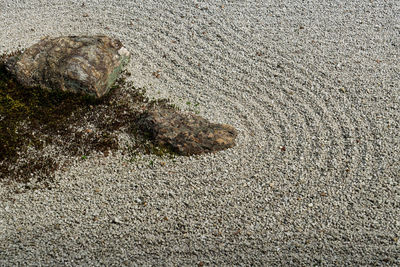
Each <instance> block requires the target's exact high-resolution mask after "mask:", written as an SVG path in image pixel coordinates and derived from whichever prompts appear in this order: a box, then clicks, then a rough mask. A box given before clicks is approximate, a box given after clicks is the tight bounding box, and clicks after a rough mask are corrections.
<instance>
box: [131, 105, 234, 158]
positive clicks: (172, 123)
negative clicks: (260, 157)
mask: <svg viewBox="0 0 400 267" xmlns="http://www.w3.org/2000/svg"><path fill="white" fill-rule="evenodd" d="M136 123H137V126H138V128H139V129H140V131H142V132H143V134H145V135H147V136H148V137H149V138H151V140H152V141H153V142H155V144H156V145H158V146H160V147H168V148H170V149H171V150H172V151H173V152H175V153H177V154H179V155H184V156H189V155H199V154H204V153H209V152H216V151H220V150H223V149H227V148H231V147H233V146H234V145H235V138H236V136H237V131H236V130H235V128H233V127H232V126H230V125H227V124H217V123H211V122H209V121H208V120H206V119H204V118H202V117H200V116H197V115H194V114H191V113H184V112H180V111H178V110H175V109H172V108H161V107H155V108H154V107H153V108H150V109H148V110H146V111H144V112H143V114H142V115H141V116H140V117H139V119H138V120H137V122H136Z"/></svg>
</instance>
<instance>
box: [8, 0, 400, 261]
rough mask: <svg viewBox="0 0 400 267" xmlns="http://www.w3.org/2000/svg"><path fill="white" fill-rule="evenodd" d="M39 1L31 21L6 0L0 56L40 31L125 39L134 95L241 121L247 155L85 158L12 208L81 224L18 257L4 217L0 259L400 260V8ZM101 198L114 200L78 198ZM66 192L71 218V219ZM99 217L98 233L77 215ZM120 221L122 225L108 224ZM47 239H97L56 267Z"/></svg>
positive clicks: (385, 4) (54, 243) (70, 246)
mask: <svg viewBox="0 0 400 267" xmlns="http://www.w3.org/2000/svg"><path fill="white" fill-rule="evenodd" d="M0 1H1V0H0ZM27 2H29V1H27ZM44 2H46V3H41V4H35V7H34V8H33V10H32V9H31V5H30V4H28V3H23V2H20V1H15V2H12V1H4V0H3V1H1V4H0V10H3V11H2V13H0V22H1V23H2V25H6V26H5V28H4V30H2V31H1V32H0V40H1V41H2V42H1V44H0V45H2V46H1V47H0V49H1V50H2V51H11V50H14V49H16V48H18V46H21V47H25V46H28V45H31V44H32V43H34V42H36V41H37V40H38V39H39V38H40V37H41V36H43V35H61V34H63V35H64V34H98V33H104V34H108V35H112V36H114V37H117V38H120V39H121V40H122V42H123V43H124V44H125V45H126V46H127V48H128V49H129V50H130V51H131V52H132V62H131V63H130V66H129V69H130V71H131V72H132V77H131V78H132V80H133V81H134V82H135V83H136V84H137V85H138V86H145V87H146V88H148V93H149V94H150V95H151V96H152V97H156V98H158V97H168V98H170V99H171V100H172V101H173V102H175V103H176V104H177V105H178V106H180V107H181V108H183V109H187V110H190V109H195V110H197V111H198V112H199V113H200V114H201V115H202V116H204V117H207V118H208V119H210V120H212V121H215V122H219V123H228V124H231V125H234V126H235V127H236V128H237V129H238V130H239V136H238V144H237V146H236V147H235V148H234V149H230V150H228V151H223V152H221V153H218V154H215V155H208V156H204V157H195V158H187V159H179V160H177V161H176V162H167V165H166V167H165V166H164V163H163V164H158V163H159V162H161V160H159V159H152V161H154V162H155V163H156V164H155V165H152V166H151V167H149V166H147V165H146V166H145V167H140V168H139V167H137V166H136V165H135V164H136V163H129V164H128V165H121V161H122V160H121V159H118V157H117V158H114V159H112V158H110V159H104V160H101V161H98V160H97V161H96V159H93V160H92V161H88V162H85V163H79V164H77V165H76V168H72V169H71V170H68V171H66V172H64V173H62V174H60V182H59V188H60V189H59V190H56V193H55V194H54V195H51V194H50V195H48V194H47V193H46V192H44V193H40V194H39V196H36V197H35V193H26V194H24V195H22V196H20V197H18V198H17V201H19V203H22V204H20V206H18V208H16V211H19V213H17V215H14V216H16V217H17V218H19V220H20V221H22V222H25V223H27V222H28V221H29V220H28V219H27V216H28V215H27V214H30V213H29V212H26V210H28V209H29V207H30V206H29V205H28V204H27V203H28V202H27V201H28V199H31V198H34V199H39V200H40V199H42V197H43V196H47V197H46V199H47V201H48V203H49V205H50V206H51V205H53V206H51V207H50V208H49V207H46V208H44V209H43V205H44V204H43V203H36V202H38V201H36V202H35V204H34V207H35V208H34V209H33V211H35V210H36V211H37V212H38V217H41V216H42V217H43V216H45V211H43V210H48V211H49V210H50V211H51V212H52V213H56V214H57V213H62V214H63V215H62V216H66V217H67V218H68V216H70V217H73V218H75V219H76V220H78V221H80V222H82V223H83V224H81V225H80V226H74V227H75V228H72V226H71V225H70V223H71V222H69V221H68V220H64V219H60V218H59V217H58V216H50V217H51V218H50V219H49V222H48V223H49V224H50V226H46V222H44V221H42V220H41V219H37V224H38V225H40V226H41V227H42V228H40V227H39V228H32V229H30V230H29V229H28V230H26V231H25V232H24V234H25V238H24V239H23V240H22V241H21V242H22V245H21V246H20V248H19V249H15V250H12V251H11V250H10V249H11V247H12V246H13V245H12V244H13V242H16V237H15V236H16V235H17V233H18V227H19V226H18V225H16V224H15V223H11V219H10V218H11V217H7V216H6V217H4V218H6V219H5V221H6V222H8V223H9V225H7V226H3V228H4V229H5V230H7V231H8V233H9V234H3V235H0V237H2V240H0V244H2V245H0V263H11V262H19V259H21V261H27V262H31V263H32V261H38V259H40V258H42V259H43V262H42V263H44V264H45V263H60V262H62V260H64V262H72V261H70V260H71V259H75V262H74V263H81V264H88V263H93V262H92V259H93V258H97V260H98V261H99V262H102V263H105V264H107V263H108V264H110V263H116V262H126V263H127V264H131V263H134V262H135V263H155V264H161V262H162V263H163V264H164V263H166V264H176V263H180V264H199V266H201V265H200V264H201V263H203V264H211V265H215V264H217V265H219V264H228V265H229V264H238V263H241V264H300V265H301V264H304V265H308V264H310V263H311V264H338V265H341V264H367V265H368V264H390V265H396V264H400V259H399V251H400V243H399V237H400V223H399V219H398V218H400V206H399V203H400V167H399V166H400V164H399V162H400V134H399V132H400V122H399V118H400V60H399V56H400V48H399V44H400V34H399V23H398V22H399V19H398V14H399V13H400V7H399V4H398V3H396V1H373V2H371V1H354V3H348V1H346V2H344V1H336V2H335V3H332V1H309V3H307V4H306V3H304V2H303V1H294V3H291V4H290V5H289V4H285V3H281V2H282V1H211V2H212V3H207V1H198V2H192V1H178V2H177V1H146V2H145V3H144V2H134V1H127V0H126V1H62V3H61V1H60V3H59V2H55V1H54V2H53V1H44ZM50 2H51V3H50ZM83 2H85V4H84V5H82V3H83ZM283 2H285V1H283ZM55 17H57V18H59V20H58V19H57V20H55V19H54V18H55ZM5 22H8V23H5ZM154 73H158V74H159V75H154ZM156 76H157V77H156ZM189 103H190V104H189ZM197 104H198V107H197ZM194 105H196V108H194V107H193V106H194ZM122 162H124V161H122ZM96 164H98V166H96ZM124 164H126V162H124ZM93 166H95V167H93ZM110 166H112V167H110ZM131 170H132V173H131V172H130V171H131ZM110 175H111V176H112V177H113V178H112V179H111V178H110ZM71 181H77V182H76V183H75V182H74V183H73V184H72V185H71V184H70V183H71ZM67 188H69V189H70V190H67ZM91 188H101V190H103V191H104V192H105V193H104V194H103V195H101V196H97V195H94V196H93V198H94V200H93V202H90V201H84V200H81V198H82V199H86V198H85V196H86V194H87V190H89V191H90V190H91ZM117 192H118V193H117ZM8 194H9V193H6V191H4V196H6V195H8ZM71 194H73V195H74V198H69V197H70V196H71ZM63 197H65V198H66V199H67V200H66V204H65V205H66V206H67V207H69V206H68V205H75V206H74V207H75V209H73V208H71V209H66V210H65V209H63V205H62V204H60V199H62V198H63ZM74 199H75V200H74ZM76 199H79V201H78V200H76ZM137 199H139V200H137ZM141 199H145V200H141ZM141 201H143V202H147V203H148V206H147V207H145V206H143V205H142V204H140V205H139V204H137V203H138V202H140V203H141ZM4 203H5V204H3V203H2V204H0V207H3V206H4V207H5V206H6V205H11V204H7V203H8V202H4ZM29 203H30V202H29ZM115 203H118V205H117V206H118V207H116V204H115ZM99 206H101V207H102V208H101V210H102V212H103V213H105V214H106V215H104V214H103V215H104V218H103V219H104V224H101V223H100V224H98V223H95V224H93V222H92V221H90V222H89V219H88V216H86V217H85V216H84V215H82V214H80V215H77V214H78V213H80V212H82V210H85V207H87V210H88V212H89V213H90V210H91V209H92V208H93V209H94V207H99ZM132 206H133V207H132ZM42 209H43V210H42ZM96 209H97V208H96ZM33 211H31V212H33ZM101 214H102V213H101V212H100V213H99V215H96V216H97V217H101ZM0 215H1V213H0ZM62 216H61V217H62ZM113 216H122V217H123V220H124V222H125V224H122V225H118V226H117V227H116V226H115V223H114V224H111V225H110V224H107V218H111V217H113ZM0 217H1V216H0ZM90 218H92V217H90ZM100 221H101V220H100ZM85 223H86V224H85ZM56 224H58V225H62V226H63V227H65V229H66V230H65V233H60V232H57V230H54V229H53V226H54V225H56ZM85 225H89V226H90V227H91V228H90V229H91V230H87V229H86V228H85ZM106 225H110V227H109V228H107V227H106ZM43 227H48V231H49V232H50V233H49V234H47V232H45V231H42V230H40V229H44V228H43ZM85 229H86V230H85ZM38 233H40V234H42V238H41V239H40V240H39V241H37V242H38V244H42V243H43V244H44V243H45V242H47V243H48V242H50V244H51V245H50V246H51V247H55V248H57V249H60V248H61V247H60V246H61V244H62V243H65V242H66V240H67V239H68V238H69V237H71V236H74V235H77V236H79V235H80V234H81V233H89V234H87V236H85V235H83V236H80V237H78V238H77V239H76V240H78V241H76V242H75V243H74V242H72V243H71V242H66V243H65V246H64V247H62V249H63V250H64V251H67V252H66V253H67V254H62V253H61V252H58V253H57V252H54V253H55V254H54V257H53V258H52V259H51V258H49V251H48V250H47V249H46V248H44V247H40V246H39V245H38V246H37V247H35V248H32V249H33V250H34V251H35V253H36V254H35V253H33V254H32V255H30V254H24V251H25V250H26V249H27V246H28V244H29V240H30V239H35V237H36V236H37V235H38ZM90 236H91V238H92V239H91V240H90V241H89V239H90ZM52 237H54V238H52ZM47 243H46V244H47ZM78 243H79V244H80V245H81V246H83V247H85V248H86V249H87V251H90V252H87V253H88V254H85V253H83V252H80V251H76V246H77V244H78ZM121 251H122V252H121ZM100 254H102V255H106V256H105V257H104V258H101V259H99V258H98V257H97V256H98V255H100ZM34 255H36V256H35V258H33V257H34ZM38 255H40V256H41V257H39V256H38ZM2 259H5V261H3V262H2Z"/></svg>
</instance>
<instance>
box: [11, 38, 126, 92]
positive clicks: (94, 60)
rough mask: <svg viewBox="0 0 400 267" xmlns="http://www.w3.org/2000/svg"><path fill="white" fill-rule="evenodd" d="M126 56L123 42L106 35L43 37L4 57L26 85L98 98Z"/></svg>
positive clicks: (113, 78)
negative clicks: (22, 50)
mask: <svg viewBox="0 0 400 267" xmlns="http://www.w3.org/2000/svg"><path fill="white" fill-rule="evenodd" d="M129 58H130V54H129V52H128V51H127V50H126V49H125V48H124V47H123V46H122V43H121V42H120V41H119V40H115V39H111V38H110V37H107V36H63V37H58V38H49V37H46V38H43V39H42V40H41V41H40V42H39V43H37V44H35V45H33V46H31V47H30V48H28V49H26V50H25V51H24V52H23V53H22V54H19V55H16V56H13V57H11V58H9V59H7V60H6V66H7V69H8V70H9V71H10V72H11V73H13V74H14V75H15V76H16V78H17V80H18V81H19V82H20V83H22V84H23V85H25V86H32V85H35V86H41V87H43V88H46V89H48V90H62V91H68V92H74V93H84V94H88V95H91V96H95V97H97V98H100V97H102V96H103V95H105V94H107V93H108V91H109V89H110V87H111V85H112V84H113V83H114V82H115V80H116V79H117V77H118V75H119V73H120V72H121V70H122V68H123V67H124V65H125V64H126V63H127V62H128V61H129Z"/></svg>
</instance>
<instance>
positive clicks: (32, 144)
mask: <svg viewBox="0 0 400 267" xmlns="http://www.w3.org/2000/svg"><path fill="white" fill-rule="evenodd" d="M2 58H6V55H3V56H2ZM128 75H130V74H129V73H128V72H124V73H123V74H122V75H121V78H120V79H119V80H118V81H117V82H116V84H115V85H114V86H113V88H112V90H111V91H110V93H109V94H108V95H106V96H104V97H103V98H101V99H100V100H96V99H94V98H91V97H88V96H84V95H77V94H73V93H66V92H60V91H58V90H55V91H48V90H43V89H42V88H40V87H29V88H28V87H24V86H21V85H20V84H19V83H18V82H17V81H16V80H15V79H14V78H13V76H12V75H11V74H10V73H9V72H8V71H7V70H6V68H5V67H4V65H3V64H1V63H0V180H2V181H7V180H8V181H10V180H14V181H20V182H27V181H29V180H30V178H31V177H32V176H35V177H36V178H37V177H40V178H39V179H42V180H46V179H51V176H52V173H53V172H54V171H55V170H56V169H58V167H60V166H59V164H58V161H57V158H52V157H51V156H46V155H41V154H40V151H41V150H42V149H43V148H45V147H46V146H50V145H51V146H55V147H57V149H59V151H60V153H63V154H64V155H65V156H71V157H80V158H81V157H82V156H88V155H90V154H91V153H92V152H94V151H98V152H103V154H104V155H107V154H108V153H109V151H113V150H117V149H119V145H118V133H119V132H120V131H127V132H129V134H131V135H133V137H134V138H135V139H136V140H139V142H136V143H135V145H134V146H133V147H131V148H130V150H129V151H134V152H135V153H153V154H156V155H160V156H162V155H165V154H170V153H171V151H169V150H168V149H166V148H159V147H157V146H154V145H152V144H151V142H148V138H147V137H146V135H145V134H143V133H140V131H137V130H135V126H134V122H135V120H136V118H137V117H138V116H139V114H140V111H141V110H143V109H145V108H146V107H147V106H148V105H151V106H154V105H160V106H161V105H162V106H165V105H168V101H167V100H165V99H163V100H156V101H150V100H149V99H148V98H147V97H146V96H145V92H144V90H143V89H138V88H135V87H134V86H133V85H132V83H130V82H126V77H127V76H128ZM31 151H36V153H37V155H40V156H36V157H30V156H29V153H32V152H31Z"/></svg>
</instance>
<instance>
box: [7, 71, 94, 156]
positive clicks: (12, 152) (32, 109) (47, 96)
mask: <svg viewBox="0 0 400 267" xmlns="http://www.w3.org/2000/svg"><path fill="white" fill-rule="evenodd" d="M94 102H95V100H93V99H91V98H88V97H83V96H80V97H77V96H76V95H74V94H72V93H65V92H59V91H52V92H50V91H47V90H42V89H41V88H39V87H30V88H27V87H23V86H21V85H20V84H19V83H18V82H16V81H15V79H14V78H13V77H12V75H11V74H10V73H9V72H7V70H6V69H5V67H4V66H3V65H0V118H1V120H0V161H2V160H4V159H6V158H7V159H9V160H13V159H15V157H16V156H17V152H18V151H20V150H23V149H24V148H25V147H26V145H27V144H36V143H37V142H35V141H37V140H35V139H36V138H35V137H33V135H32V133H31V131H30V130H28V131H25V130H23V127H22V125H23V124H25V125H26V126H28V127H33V128H37V127H43V129H44V130H50V129H51V130H52V131H54V130H58V129H59V128H60V127H63V126H64V125H65V122H66V120H67V119H68V118H69V116H70V115H71V113H72V112H74V111H75V110H77V108H78V107H82V106H83V105H89V104H93V103H94ZM35 126H36V127H35Z"/></svg>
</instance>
